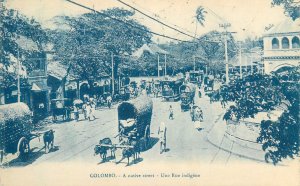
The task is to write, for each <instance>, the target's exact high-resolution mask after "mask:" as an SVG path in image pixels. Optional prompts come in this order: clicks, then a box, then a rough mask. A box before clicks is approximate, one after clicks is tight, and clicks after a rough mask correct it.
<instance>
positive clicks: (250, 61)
mask: <svg viewBox="0 0 300 186" xmlns="http://www.w3.org/2000/svg"><path fill="white" fill-rule="evenodd" d="M250 63H251V75H252V74H253V62H252V51H250Z"/></svg>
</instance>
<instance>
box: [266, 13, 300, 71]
mask: <svg viewBox="0 0 300 186" xmlns="http://www.w3.org/2000/svg"><path fill="white" fill-rule="evenodd" d="M263 42H264V54H263V60H264V68H265V73H266V74H270V73H271V72H274V71H277V70H279V69H281V68H288V67H293V66H298V65H299V64H300V18H298V19H296V20H295V21H293V20H292V19H290V18H289V19H287V20H285V21H283V22H282V23H280V24H278V25H276V26H274V27H272V28H271V29H270V30H268V31H267V32H266V33H265V34H264V35H263Z"/></svg>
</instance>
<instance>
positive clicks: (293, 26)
mask: <svg viewBox="0 0 300 186" xmlns="http://www.w3.org/2000/svg"><path fill="white" fill-rule="evenodd" d="M292 32H300V18H298V19H296V20H295V21H293V20H292V19H291V18H287V19H286V20H284V21H282V22H281V23H279V24H278V25H275V26H274V27H272V28H271V29H270V30H268V31H267V32H265V34H264V35H272V34H280V33H292Z"/></svg>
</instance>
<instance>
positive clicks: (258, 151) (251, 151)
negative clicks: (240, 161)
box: [207, 104, 265, 162]
mask: <svg viewBox="0 0 300 186" xmlns="http://www.w3.org/2000/svg"><path fill="white" fill-rule="evenodd" d="M214 106H216V107H221V106H220V105H219V104H216V105H214ZM218 110H219V109H218ZM224 113H225V110H223V111H222V112H221V113H219V114H218V116H217V117H216V120H215V122H214V126H213V127H212V129H211V130H210V131H209V133H208V135H207V139H208V141H209V142H210V143H211V144H212V145H214V146H216V147H217V148H220V149H221V150H224V151H226V152H229V153H231V154H234V155H237V156H240V157H243V158H247V159H251V160H254V161H259V162H265V158H264V156H265V152H264V151H263V150H262V147H261V144H258V143H255V142H254V141H248V140H244V139H242V138H239V137H237V136H235V135H233V133H231V132H229V131H228V130H227V126H226V122H225V121H224V120H223V115H224ZM237 130H239V129H238V127H237ZM244 135H245V139H248V136H247V135H249V134H247V133H245V134H244ZM252 138H253V136H252Z"/></svg>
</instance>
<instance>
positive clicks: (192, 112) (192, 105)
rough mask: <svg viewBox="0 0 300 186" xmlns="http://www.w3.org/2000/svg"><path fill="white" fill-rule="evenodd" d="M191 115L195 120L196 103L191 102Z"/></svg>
mask: <svg viewBox="0 0 300 186" xmlns="http://www.w3.org/2000/svg"><path fill="white" fill-rule="evenodd" d="M190 108H191V109H190V115H191V119H192V121H195V108H194V104H191V106H190Z"/></svg>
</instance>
